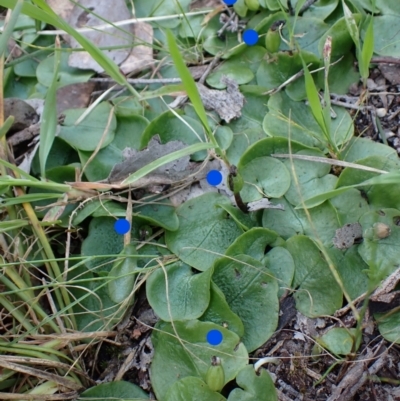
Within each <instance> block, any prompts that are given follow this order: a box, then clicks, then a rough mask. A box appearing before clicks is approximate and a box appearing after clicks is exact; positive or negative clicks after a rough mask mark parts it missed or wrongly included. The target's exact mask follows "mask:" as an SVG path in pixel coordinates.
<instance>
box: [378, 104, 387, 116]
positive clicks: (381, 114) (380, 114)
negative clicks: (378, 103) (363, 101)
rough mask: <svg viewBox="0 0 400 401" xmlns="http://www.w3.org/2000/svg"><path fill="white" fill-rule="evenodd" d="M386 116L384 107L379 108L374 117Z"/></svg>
mask: <svg viewBox="0 0 400 401" xmlns="http://www.w3.org/2000/svg"><path fill="white" fill-rule="evenodd" d="M386 114H387V110H386V109H385V108H384V107H380V108H379V109H376V115H377V116H378V117H379V118H382V117H385V116H386Z"/></svg>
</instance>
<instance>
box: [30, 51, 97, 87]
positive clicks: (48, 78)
mask: <svg viewBox="0 0 400 401" xmlns="http://www.w3.org/2000/svg"><path fill="white" fill-rule="evenodd" d="M68 57H69V53H68V52H63V53H61V61H60V67H59V71H58V76H59V79H58V84H57V87H58V88H61V87H62V86H66V85H70V84H76V83H78V82H87V81H88V80H89V79H90V78H91V76H92V75H93V74H94V72H93V71H90V70H81V69H78V68H73V67H70V66H69V65H68ZM36 76H37V79H38V81H39V83H41V84H42V85H44V86H47V87H49V86H50V85H51V82H52V80H53V76H54V55H52V56H50V57H47V58H46V59H44V60H43V61H41V62H40V63H39V65H38V66H37V69H36Z"/></svg>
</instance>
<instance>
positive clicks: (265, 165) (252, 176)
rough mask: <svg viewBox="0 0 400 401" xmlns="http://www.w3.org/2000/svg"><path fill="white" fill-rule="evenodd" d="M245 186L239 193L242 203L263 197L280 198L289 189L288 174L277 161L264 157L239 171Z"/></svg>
mask: <svg viewBox="0 0 400 401" xmlns="http://www.w3.org/2000/svg"><path fill="white" fill-rule="evenodd" d="M239 172H240V174H241V175H242V177H243V179H244V181H245V185H244V187H243V189H242V190H241V191H240V194H241V196H242V199H243V202H246V203H248V202H253V201H256V200H259V199H261V198H263V197H267V198H280V197H281V196H283V195H284V194H285V193H286V191H287V190H288V189H289V187H290V173H289V171H288V170H287V168H286V167H285V165H284V164H283V163H282V162H281V161H280V160H278V159H274V158H272V157H268V156H264V157H258V158H256V159H253V160H252V161H251V162H249V163H247V164H245V165H244V166H243V165H242V167H241V168H240V170H239Z"/></svg>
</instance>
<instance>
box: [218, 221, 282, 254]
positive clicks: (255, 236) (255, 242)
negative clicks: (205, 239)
mask: <svg viewBox="0 0 400 401" xmlns="http://www.w3.org/2000/svg"><path fill="white" fill-rule="evenodd" d="M277 238H278V235H277V233H276V232H274V231H271V230H267V229H265V228H261V227H254V228H252V229H250V230H248V231H247V232H245V233H243V234H242V235H241V236H240V237H238V238H236V240H235V241H234V242H233V243H232V244H231V246H230V247H229V248H228V249H227V250H226V253H225V255H226V256H236V255H241V254H243V255H247V256H251V257H252V258H254V259H257V260H261V259H262V258H263V257H264V254H265V248H266V247H267V246H268V245H271V244H273V243H274V242H275V241H276V239H277Z"/></svg>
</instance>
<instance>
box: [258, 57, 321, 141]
mask: <svg viewBox="0 0 400 401" xmlns="http://www.w3.org/2000/svg"><path fill="white" fill-rule="evenodd" d="M301 55H302V57H303V59H304V62H305V63H306V64H307V65H308V64H310V63H312V65H311V66H310V69H314V68H317V67H319V64H320V60H319V58H318V57H317V56H316V55H314V54H311V53H308V52H305V51H302V53H301ZM302 69H303V63H302V60H301V57H300V55H299V53H298V52H297V51H294V52H279V53H276V54H274V56H273V58H272V59H269V60H268V59H267V60H266V59H264V60H263V61H262V62H261V64H260V67H259V68H258V70H257V74H256V78H257V83H258V85H260V86H262V87H264V88H265V90H271V89H274V88H277V87H278V86H279V85H281V84H282V83H284V82H285V81H287V80H288V79H289V78H291V77H292V76H293V75H295V74H297V73H298V72H299V71H301V70H302ZM286 92H287V95H288V96H290V97H291V98H293V99H294V100H296V101H298V100H302V99H305V98H306V90H305V86H304V78H301V79H298V80H297V81H295V82H293V83H291V84H289V85H288V86H287V87H286ZM277 95H279V93H278V94H275V95H274V96H272V97H271V99H274V98H275V97H276V96H277ZM294 139H296V138H294Z"/></svg>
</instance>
